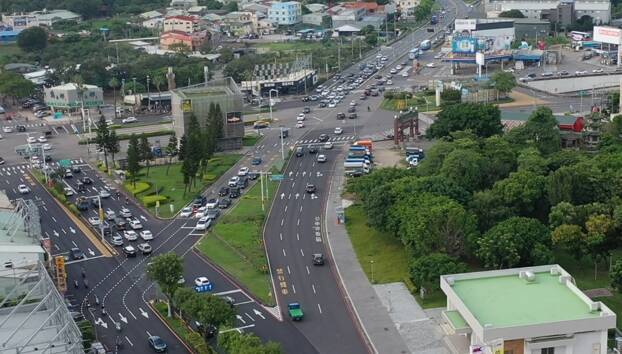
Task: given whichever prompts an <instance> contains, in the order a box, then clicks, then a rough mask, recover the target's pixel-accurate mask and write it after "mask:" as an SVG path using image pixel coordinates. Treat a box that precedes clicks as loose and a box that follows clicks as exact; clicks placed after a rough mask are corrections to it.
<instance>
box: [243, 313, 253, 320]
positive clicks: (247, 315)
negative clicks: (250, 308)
mask: <svg viewBox="0 0 622 354" xmlns="http://www.w3.org/2000/svg"><path fill="white" fill-rule="evenodd" d="M244 314H245V315H246V317H248V318H249V319H250V320H251V321H253V322H255V319H254V318H253V317H251V315H249V314H248V312H244Z"/></svg>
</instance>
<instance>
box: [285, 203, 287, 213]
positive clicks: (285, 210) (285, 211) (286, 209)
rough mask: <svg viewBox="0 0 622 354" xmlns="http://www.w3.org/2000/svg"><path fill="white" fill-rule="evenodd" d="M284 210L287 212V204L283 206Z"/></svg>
mask: <svg viewBox="0 0 622 354" xmlns="http://www.w3.org/2000/svg"><path fill="white" fill-rule="evenodd" d="M285 212H286V213H287V205H286V206H285Z"/></svg>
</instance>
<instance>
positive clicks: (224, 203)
mask: <svg viewBox="0 0 622 354" xmlns="http://www.w3.org/2000/svg"><path fill="white" fill-rule="evenodd" d="M230 205H231V199H228V198H222V199H221V200H220V201H219V202H218V207H219V208H220V209H227V208H228V207H229V206H230Z"/></svg>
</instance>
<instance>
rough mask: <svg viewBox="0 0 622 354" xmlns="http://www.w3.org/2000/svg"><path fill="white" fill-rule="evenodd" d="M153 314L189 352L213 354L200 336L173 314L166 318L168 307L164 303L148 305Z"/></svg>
mask: <svg viewBox="0 0 622 354" xmlns="http://www.w3.org/2000/svg"><path fill="white" fill-rule="evenodd" d="M149 306H151V307H152V309H153V310H154V312H155V314H156V315H157V316H158V317H159V318H160V320H161V321H162V322H163V323H165V324H166V326H167V327H168V328H169V329H170V330H171V331H172V332H173V333H174V334H175V336H176V337H177V339H179V340H180V341H181V342H182V343H183V344H184V346H185V347H186V348H187V349H188V351H189V352H191V353H195V354H214V353H215V352H214V350H213V349H212V348H210V346H209V345H207V343H206V342H205V340H203V338H202V337H201V335H200V334H199V333H197V332H195V331H193V330H192V329H190V328H189V327H188V325H186V323H185V322H184V321H183V320H181V319H180V318H179V317H177V316H176V315H175V314H173V317H167V316H168V306H167V305H166V303H164V302H155V303H153V304H152V303H151V302H150V303H149Z"/></svg>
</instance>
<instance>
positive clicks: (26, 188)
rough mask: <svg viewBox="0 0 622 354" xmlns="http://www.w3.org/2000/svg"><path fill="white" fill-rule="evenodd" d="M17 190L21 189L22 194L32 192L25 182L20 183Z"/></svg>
mask: <svg viewBox="0 0 622 354" xmlns="http://www.w3.org/2000/svg"><path fill="white" fill-rule="evenodd" d="M17 191H19V192H20V193H21V194H28V193H30V188H28V186H27V185H25V184H20V185H19V186H17Z"/></svg>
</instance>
